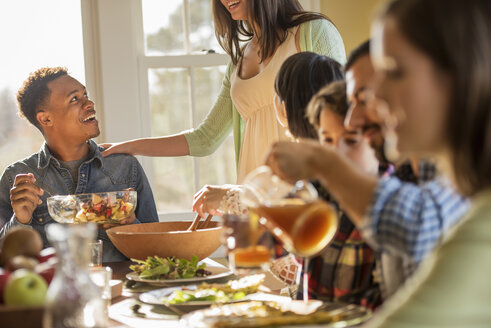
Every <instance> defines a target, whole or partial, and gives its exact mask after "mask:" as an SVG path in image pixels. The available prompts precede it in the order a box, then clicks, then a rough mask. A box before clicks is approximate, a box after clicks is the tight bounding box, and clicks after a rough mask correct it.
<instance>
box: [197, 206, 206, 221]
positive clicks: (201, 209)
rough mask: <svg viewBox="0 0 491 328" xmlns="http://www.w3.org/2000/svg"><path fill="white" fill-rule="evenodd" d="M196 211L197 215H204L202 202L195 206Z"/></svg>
mask: <svg viewBox="0 0 491 328" xmlns="http://www.w3.org/2000/svg"><path fill="white" fill-rule="evenodd" d="M196 212H198V214H199V216H201V217H202V218H204V217H205V211H204V209H203V204H200V205H199V206H198V207H197V208H196Z"/></svg>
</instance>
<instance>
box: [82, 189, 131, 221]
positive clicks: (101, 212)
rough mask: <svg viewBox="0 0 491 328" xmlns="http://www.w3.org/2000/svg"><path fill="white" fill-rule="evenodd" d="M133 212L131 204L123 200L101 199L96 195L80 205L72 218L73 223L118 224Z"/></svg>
mask: <svg viewBox="0 0 491 328" xmlns="http://www.w3.org/2000/svg"><path fill="white" fill-rule="evenodd" d="M132 210H133V204H131V203H130V202H127V201H125V199H123V198H117V199H111V198H110V197H107V198H101V197H100V196H99V195H97V194H93V195H92V199H90V200H89V201H87V202H84V203H80V210H79V211H78V212H77V214H76V215H75V218H74V223H86V222H95V223H105V222H107V221H116V222H119V221H121V220H123V219H125V218H127V217H128V216H129V215H130V214H131V212H132Z"/></svg>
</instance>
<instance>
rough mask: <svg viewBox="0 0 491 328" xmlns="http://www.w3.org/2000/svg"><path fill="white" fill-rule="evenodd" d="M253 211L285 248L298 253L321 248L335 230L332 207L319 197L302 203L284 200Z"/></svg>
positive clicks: (307, 252) (302, 253) (300, 201)
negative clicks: (263, 219) (261, 218)
mask: <svg viewBox="0 0 491 328" xmlns="http://www.w3.org/2000/svg"><path fill="white" fill-rule="evenodd" d="M253 211H254V212H256V213H257V214H258V215H260V216H262V217H264V218H265V219H266V220H267V221H268V222H267V223H266V226H267V227H268V229H270V230H271V231H272V232H273V234H274V235H275V236H276V237H277V238H278V239H280V240H281V241H282V242H283V243H284V246H285V248H286V249H287V250H288V251H290V252H292V253H295V254H297V255H299V256H312V255H315V254H316V253H318V252H319V251H321V250H322V249H323V248H324V247H325V246H326V245H327V244H328V243H329V242H330V241H331V239H332V238H333V237H334V234H335V233H336V230H337V222H338V221H337V217H336V214H335V211H334V209H333V208H332V207H331V206H330V205H329V204H327V203H325V202H323V201H321V200H317V201H313V202H308V203H306V202H304V201H302V200H299V199H284V200H281V201H279V202H278V203H275V204H273V205H267V206H266V205H263V206H259V207H257V208H255V209H253Z"/></svg>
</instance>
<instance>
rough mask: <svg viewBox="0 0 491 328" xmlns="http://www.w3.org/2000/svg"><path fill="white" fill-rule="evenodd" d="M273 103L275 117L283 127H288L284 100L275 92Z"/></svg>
mask: <svg viewBox="0 0 491 328" xmlns="http://www.w3.org/2000/svg"><path fill="white" fill-rule="evenodd" d="M273 104H274V109H275V111H276V119H277V120H278V122H280V124H281V125H282V126H283V127H285V128H288V118H287V117H286V108H285V102H284V101H282V100H281V99H280V97H279V96H278V95H277V94H275V95H274V100H273Z"/></svg>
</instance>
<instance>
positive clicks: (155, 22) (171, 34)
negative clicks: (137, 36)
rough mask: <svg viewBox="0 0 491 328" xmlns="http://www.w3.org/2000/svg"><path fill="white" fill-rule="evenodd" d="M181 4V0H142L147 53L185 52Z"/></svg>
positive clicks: (155, 54)
mask: <svg viewBox="0 0 491 328" xmlns="http://www.w3.org/2000/svg"><path fill="white" fill-rule="evenodd" d="M182 5H183V0H142V11H143V32H144V38H145V51H146V54H147V55H149V56H157V55H164V54H174V55H175V54H183V53H185V47H184V44H185V43H184V40H185V38H184V30H183V21H182V17H183V10H182Z"/></svg>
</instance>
